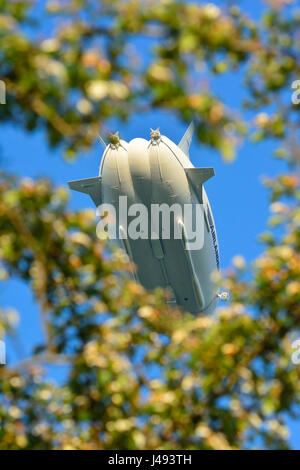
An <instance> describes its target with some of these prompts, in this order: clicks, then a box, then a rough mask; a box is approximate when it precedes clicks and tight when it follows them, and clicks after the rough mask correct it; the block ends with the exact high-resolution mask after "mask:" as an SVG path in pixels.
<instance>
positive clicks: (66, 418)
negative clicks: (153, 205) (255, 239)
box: [0, 0, 300, 449]
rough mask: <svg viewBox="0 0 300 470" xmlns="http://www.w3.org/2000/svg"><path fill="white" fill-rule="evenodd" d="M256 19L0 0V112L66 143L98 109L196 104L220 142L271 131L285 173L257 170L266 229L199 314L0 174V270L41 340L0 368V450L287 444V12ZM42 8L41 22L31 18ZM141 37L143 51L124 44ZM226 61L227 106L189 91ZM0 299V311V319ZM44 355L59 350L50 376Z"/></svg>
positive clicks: (295, 289) (295, 217) (87, 130)
mask: <svg viewBox="0 0 300 470" xmlns="http://www.w3.org/2000/svg"><path fill="white" fill-rule="evenodd" d="M269 3H270V4H271V5H270V8H268V9H267V10H266V11H265V13H264V14H263V17H262V18H261V19H260V21H254V20H252V19H251V18H249V17H248V16H247V15H245V14H244V13H243V12H242V10H240V8H239V7H238V6H235V5H234V6H231V7H226V5H225V2H224V8H222V9H220V8H219V7H218V6H216V5H215V4H213V3H209V4H207V3H202V2H201V3H199V2H198V3H192V2H179V1H173V0H164V1H161V2H155V1H150V0H148V1H137V0H131V1H129V2H123V1H120V0H118V1H116V0H115V1H112V0H110V1H105V0H102V1H101V2H100V1H99V2H94V1H82V0H68V1H67V0H66V1H49V2H48V3H47V5H46V12H40V11H39V8H37V5H34V3H33V2H32V1H30V0H14V1H8V0H0V77H1V78H2V79H3V80H4V81H5V83H6V87H7V105H5V106H2V105H1V106H0V120H1V122H3V123H13V124H17V125H19V126H21V127H22V128H23V129H26V130H27V131H32V130H34V129H35V128H36V129H40V130H42V131H43V132H44V133H45V135H47V138H48V141H49V144H50V145H60V146H61V148H63V149H64V151H65V156H66V157H67V158H74V157H75V156H76V155H77V154H79V152H81V151H82V150H83V149H85V148H88V147H89V146H90V145H91V144H92V143H93V141H94V140H95V138H96V136H97V133H98V131H99V123H101V124H103V123H105V122H108V120H109V119H110V118H111V117H116V116H117V117H119V118H120V119H124V120H125V119H129V118H130V117H131V116H132V114H133V113H136V112H139V113H143V112H146V111H147V110H149V109H168V110H170V111H172V112H174V113H176V114H177V115H178V116H180V117H181V118H182V119H183V120H189V119H190V118H191V117H192V116H195V117H196V122H197V135H198V138H199V141H200V142H202V143H203V144H206V145H209V146H211V147H213V148H215V149H217V150H218V151H220V152H221V154H222V155H223V156H224V157H225V158H226V159H231V158H233V156H234V154H235V150H236V146H237V145H238V144H239V142H240V141H241V139H242V138H244V136H246V135H247V136H250V138H252V139H253V140H254V142H256V141H259V140H263V139H269V138H273V139H274V138H275V139H277V140H278V149H277V150H276V155H275V156H276V157H277V158H283V159H285V160H286V167H287V170H286V173H285V174H280V175H278V176H277V177H275V178H273V179H267V180H266V181H265V185H266V186H267V187H268V188H269V191H270V203H271V206H270V209H271V212H272V217H271V218H270V220H269V226H270V230H269V231H268V232H266V233H264V234H262V235H261V241H262V243H263V244H264V251H263V254H262V255H261V256H260V257H259V258H258V259H256V260H255V261H254V262H253V264H252V265H251V266H246V265H245V262H244V260H243V258H241V257H240V256H237V257H235V258H234V260H233V267H231V268H230V269H228V270H227V272H226V273H225V276H224V278H223V279H222V280H221V279H219V277H217V276H216V282H220V283H221V282H222V283H223V285H224V286H225V288H226V289H228V290H229V291H230V293H231V297H232V301H231V302H230V304H228V305H227V306H226V307H224V306H222V308H219V309H218V310H217V311H216V312H215V313H214V314H213V315H212V316H210V317H205V316H202V317H197V318H195V317H193V316H191V315H190V314H188V313H184V312H181V311H177V310H174V309H171V308H169V307H167V304H166V294H165V293H163V292H161V291H159V290H158V291H157V292H154V293H147V292H145V291H144V289H143V288H142V287H141V286H140V285H138V284H136V283H135V282H133V281H130V280H128V276H126V273H128V272H129V271H132V270H133V269H135V268H134V267H133V266H131V265H130V264H128V262H127V261H126V259H125V258H124V256H123V255H122V253H119V252H115V253H112V254H110V253H109V252H108V250H107V247H106V246H105V245H104V244H103V242H101V241H99V240H97V238H96V234H95V220H94V217H93V213H91V212H90V211H78V212H76V213H75V212H71V211H70V210H69V209H68V206H67V201H68V195H67V193H66V190H65V189H62V188H54V187H53V186H52V185H51V183H50V182H48V181H44V180H38V181H31V180H28V179H24V180H21V181H18V180H17V179H15V178H13V177H8V175H6V174H3V175H2V177H1V185H0V221H1V224H0V227H1V228H0V258H1V270H0V274H1V278H2V279H3V280H7V279H10V278H14V277H18V278H20V279H23V280H24V281H25V282H27V283H28V284H29V285H30V287H31V289H32V291H33V293H34V296H35V299H36V302H37V303H38V305H39V309H40V316H41V323H42V326H43V332H44V342H43V344H40V345H38V346H37V347H36V349H35V350H34V351H33V352H32V357H30V358H29V359H26V360H24V361H23V362H22V363H21V364H16V365H9V364H8V365H7V366H5V367H1V369H0V377H1V382H0V423H1V426H0V449H54V448H58V449H70V448H72V449H116V448H117V449H158V448H162V449H231V448H233V449H240V448H246V447H252V446H262V447H264V448H277V449H278V448H286V447H288V430H287V427H286V419H287V417H288V416H293V417H295V416H298V415H299V411H298V410H299V401H300V369H299V367H297V366H295V365H294V364H292V362H291V354H292V352H293V350H292V347H291V335H292V333H293V332H295V331H297V329H299V326H300V210H299V199H300V192H299V158H300V157H299V146H298V143H297V142H298V135H297V134H298V132H297V126H298V122H299V118H298V110H297V107H296V106H295V105H293V104H292V102H291V98H290V97H291V84H292V82H293V81H294V80H296V79H297V78H299V65H298V64H299V63H300V61H299V58H300V57H299V56H300V43H299V33H298V31H299V26H300V13H299V11H298V12H297V11H296V10H293V9H292V8H291V7H289V6H288V7H285V3H286V2H284V1H280V0H277V1H273V2H269ZM45 19H46V20H47V21H48V24H53V25H54V27H53V28H51V32H50V33H49V34H48V35H47V36H46V37H42V38H41V34H40V33H41V31H43V22H44V21H45ZM141 38H142V39H143V41H144V44H145V49H146V47H148V46H149V51H148V52H147V53H144V51H145V49H144V48H143V50H142V51H137V50H135V47H136V45H135V41H136V40H140V39H141ZM204 73H205V76H206V78H207V79H209V80H213V79H214V78H215V76H217V75H222V74H223V75H224V77H225V76H227V75H229V76H230V74H232V73H239V74H240V75H241V77H242V79H243V80H244V85H245V91H246V95H247V98H246V99H245V101H244V103H241V106H240V109H239V110H237V111H235V110H233V109H230V108H229V107H228V106H227V105H226V104H225V103H224V102H223V101H222V99H221V98H220V97H218V96H215V95H214V94H213V92H211V91H209V90H206V89H201V90H199V80H201V77H203V74H204ZM13 321H14V315H13V314H12V312H11V311H9V310H8V311H7V310H5V309H2V310H0V333H3V332H4V331H5V330H6V331H8V332H9V331H12V329H13V328H14V326H13ZM47 364H57V365H59V364H67V372H66V377H65V379H64V381H63V383H61V384H60V385H57V384H55V383H53V382H52V381H51V380H50V379H49V377H48V375H47V374H46V373H45V366H46V365H47Z"/></svg>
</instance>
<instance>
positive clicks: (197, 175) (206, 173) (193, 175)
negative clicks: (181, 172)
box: [185, 168, 215, 203]
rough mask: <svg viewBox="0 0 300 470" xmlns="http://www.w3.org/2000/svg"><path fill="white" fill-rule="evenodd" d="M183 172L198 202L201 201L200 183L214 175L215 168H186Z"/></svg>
mask: <svg viewBox="0 0 300 470" xmlns="http://www.w3.org/2000/svg"><path fill="white" fill-rule="evenodd" d="M185 173H186V175H187V177H188V179H189V181H190V182H191V183H192V186H193V187H194V189H195V191H196V192H197V194H198V196H199V201H200V203H202V185H203V183H205V181H207V180H208V179H210V178H212V177H213V176H215V170H214V169H213V168H186V169H185Z"/></svg>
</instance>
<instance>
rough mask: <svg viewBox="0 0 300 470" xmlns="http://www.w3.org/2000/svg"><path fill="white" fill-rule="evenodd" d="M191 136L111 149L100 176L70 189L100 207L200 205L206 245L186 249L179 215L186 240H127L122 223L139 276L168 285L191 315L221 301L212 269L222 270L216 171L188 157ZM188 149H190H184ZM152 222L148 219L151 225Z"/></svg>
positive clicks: (123, 241) (173, 299)
mask: <svg viewBox="0 0 300 470" xmlns="http://www.w3.org/2000/svg"><path fill="white" fill-rule="evenodd" d="M189 140H190V135H189V132H187V133H186V135H185V138H184V139H183V140H182V141H181V143H180V144H179V146H177V145H175V144H174V143H173V142H172V141H170V140H169V139H168V138H167V137H165V136H161V135H160V134H159V135H155V138H152V139H151V140H150V141H147V140H145V139H139V138H138V139H133V140H132V141H131V142H129V143H127V142H125V141H123V140H120V141H119V142H118V143H117V145H109V146H107V147H106V149H105V151H104V154H103V158H102V162H101V166H100V172H99V177H96V178H89V179H86V180H79V181H73V182H70V183H69V186H70V188H71V189H74V190H77V191H80V192H83V193H87V194H89V195H90V196H91V197H92V199H93V201H94V203H95V204H96V206H97V207H98V206H99V205H100V204H103V203H109V204H112V205H113V206H114V207H115V208H116V210H117V211H118V208H119V201H120V199H119V197H120V196H126V197H127V203H128V206H130V205H132V204H136V203H141V204H143V205H144V206H145V207H147V208H149V214H150V213H151V205H153V204H162V203H164V204H167V205H168V206H172V205H173V204H178V205H180V206H181V207H183V206H184V205H187V204H193V205H196V204H201V210H202V211H203V219H202V220H203V227H201V230H202V231H203V236H202V240H203V243H202V244H201V247H200V248H199V249H189V248H187V246H188V245H187V239H186V233H185V227H184V221H183V219H182V218H180V217H179V218H177V219H176V217H175V215H174V223H177V224H178V225H179V226H180V230H181V232H182V237H181V238H179V239H178V238H176V237H175V236H174V233H173V234H171V236H170V237H169V238H164V235H163V234H162V233H161V232H160V233H159V234H156V235H157V236H156V237H154V238H153V237H151V236H150V237H147V238H137V239H132V238H130V237H128V238H126V234H125V232H126V228H127V227H123V226H122V223H121V222H120V221H118V224H119V232H118V236H117V240H116V241H117V243H118V244H119V246H120V247H122V248H123V249H124V250H125V251H126V253H127V255H128V256H129V258H130V259H131V260H132V261H133V262H134V263H135V264H136V266H137V273H136V276H137V280H138V281H139V282H140V283H141V284H142V285H143V286H144V287H145V288H146V289H154V288H156V287H163V288H166V289H168V290H169V292H170V303H173V304H174V305H180V306H182V307H183V308H184V309H185V310H187V311H189V312H191V313H195V314H197V313H201V312H203V313H209V312H211V311H213V309H214V308H215V306H216V302H217V292H216V287H215V285H214V282H213V280H212V273H213V272H214V271H215V270H216V269H218V268H219V251H218V241H217V235H216V230H215V224H214V220H213V216H212V212H211V208H210V204H209V201H208V198H207V195H206V192H205V189H204V187H203V183H204V182H205V181H206V180H207V179H209V178H210V177H212V176H213V175H214V170H213V169H212V168H194V167H193V165H192V164H191V162H190V160H189V158H188V156H187V154H186V153H188V147H189ZM185 152H186V153H185ZM150 223H151V221H150V220H149V226H150Z"/></svg>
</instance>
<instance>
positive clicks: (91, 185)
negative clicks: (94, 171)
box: [68, 176, 101, 207]
mask: <svg viewBox="0 0 300 470" xmlns="http://www.w3.org/2000/svg"><path fill="white" fill-rule="evenodd" d="M68 185H69V188H70V189H73V190H74V191H79V192H80V193H85V194H89V195H90V196H91V198H92V200H93V201H94V203H95V204H96V206H97V207H98V206H99V204H101V177H100V176H96V178H86V179H83V180H76V181H69V183H68Z"/></svg>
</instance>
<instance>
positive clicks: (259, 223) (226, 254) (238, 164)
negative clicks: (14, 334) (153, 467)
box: [0, 0, 300, 449]
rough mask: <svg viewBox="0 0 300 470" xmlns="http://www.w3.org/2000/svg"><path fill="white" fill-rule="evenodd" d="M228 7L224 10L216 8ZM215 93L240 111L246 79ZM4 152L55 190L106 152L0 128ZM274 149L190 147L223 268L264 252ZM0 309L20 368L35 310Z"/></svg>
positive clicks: (15, 168) (12, 289)
mask: <svg viewBox="0 0 300 470" xmlns="http://www.w3.org/2000/svg"><path fill="white" fill-rule="evenodd" d="M216 3H217V4H223V3H224V2H222V1H220V2H216ZM242 5H243V6H244V7H245V8H246V9H247V10H248V11H249V12H250V13H251V15H252V16H254V17H256V16H257V15H258V14H259V11H261V9H262V8H264V5H263V4H262V3H261V2H260V1H259V0H255V1H248V0H247V1H244V2H242ZM213 87H214V92H216V93H217V94H218V95H219V96H220V97H222V98H224V99H225V101H226V103H227V104H228V105H230V106H232V107H233V108H238V107H239V105H240V102H241V100H242V98H243V97H244V93H245V92H244V90H243V85H242V83H241V75H240V74H239V73H236V74H231V75H230V76H228V77H227V78H226V79H224V78H223V79H222V87H220V89H219V84H218V82H217V81H216V82H215V83H214V84H213ZM110 126H111V128H112V130H119V131H120V135H121V137H123V138H124V139H125V140H127V141H129V140H131V139H132V138H134V137H144V138H147V139H148V138H149V132H150V127H152V128H156V127H160V130H161V133H162V134H165V135H167V136H168V137H169V138H170V139H171V140H173V141H174V142H175V143H177V142H179V140H180V139H181V137H182V135H183V133H184V131H185V128H186V126H185V125H184V124H183V123H181V122H180V121H179V120H178V119H177V118H176V117H175V116H174V115H173V114H171V113H168V112H157V113H153V112H151V113H148V114H145V115H143V118H142V119H141V116H138V115H135V116H133V117H132V118H131V119H130V121H129V122H128V123H126V124H122V125H119V124H118V125H117V124H116V123H114V122H112V123H110ZM0 132H1V138H0V145H1V150H2V155H3V156H2V158H1V165H2V167H4V168H5V170H6V171H8V172H12V173H16V174H17V175H19V176H20V177H24V176H27V177H32V178H34V179H35V178H38V177H40V176H46V177H47V178H50V179H51V180H52V181H53V182H54V183H55V184H57V185H63V186H66V185H67V181H69V180H73V179H80V178H86V177H91V176H96V175H97V174H98V168H99V163H100V160H101V154H102V147H101V146H100V144H95V145H94V147H93V148H92V149H91V151H90V152H89V153H87V154H86V155H81V156H79V158H78V159H77V160H76V161H75V162H73V163H66V162H65V161H64V160H63V158H62V152H61V150H60V149H58V150H55V151H53V150H50V149H49V148H48V147H47V144H46V141H45V138H44V134H43V133H41V132H36V133H33V134H26V133H24V132H23V131H21V130H20V129H17V128H15V127H14V126H10V125H2V126H1V128H0ZM274 148H275V142H271V141H270V142H264V143H261V144H252V143H250V142H246V143H244V145H243V146H241V148H239V150H238V155H237V158H236V160H235V161H234V162H233V163H231V164H228V163H224V161H222V159H221V157H220V155H219V154H218V153H217V152H215V151H211V150H209V149H207V148H205V147H204V146H203V145H199V143H198V142H197V141H196V140H194V141H193V143H192V146H191V152H190V155H191V161H192V163H193V164H194V165H195V166H204V167H205V166H213V167H214V168H215V173H216V176H215V177H214V178H212V179H211V180H209V181H208V182H207V183H206V190H207V193H208V196H209V199H210V202H211V206H212V210H213V213H214V217H215V222H216V227H217V232H218V237H219V244H220V257H221V268H226V267H227V266H229V265H230V262H231V259H232V257H233V256H235V255H236V254H242V255H243V256H244V257H245V259H246V260H247V261H248V262H251V260H253V259H254V258H255V257H256V256H257V255H259V253H261V252H262V250H263V247H262V245H261V244H259V243H258V241H257V237H258V235H259V234H260V233H261V232H263V231H264V230H265V229H266V227H267V225H266V221H267V218H268V214H269V212H268V193H267V190H266V189H265V188H264V187H263V185H262V183H261V181H262V175H268V176H273V175H275V174H277V173H279V172H281V171H283V170H284V169H285V165H284V164H283V163H282V162H281V161H279V160H276V159H274V158H273V157H272V151H273V149H274ZM70 207H71V208H72V209H75V210H77V209H82V208H85V207H92V205H91V201H90V199H89V197H88V196H85V195H82V194H79V193H72V194H71V198H70ZM2 284H3V285H2V287H0V302H1V305H2V306H5V307H14V308H16V309H17V310H18V311H19V314H20V337H21V341H22V347H19V348H18V354H16V353H15V349H13V348H12V342H11V341H9V343H8V353H9V360H11V361H16V360H19V359H21V358H24V357H26V356H27V355H29V353H30V350H31V346H32V344H34V343H37V342H38V341H39V340H41V338H42V334H41V328H40V324H39V317H38V310H37V307H36V305H35V303H34V300H33V298H32V295H31V292H30V290H29V289H28V288H27V287H26V286H25V285H24V284H23V283H21V282H20V281H18V280H14V281H12V282H10V283H2ZM62 375H63V371H60V372H59V371H58V370H55V373H54V376H55V378H56V379H59V378H60V377H62ZM290 424H291V426H290V427H291V443H292V445H293V447H294V448H298V449H299V448H300V423H295V422H291V423H290Z"/></svg>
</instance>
